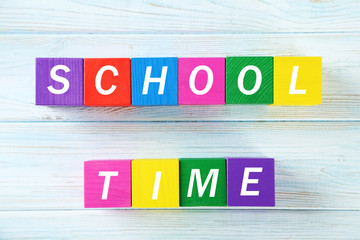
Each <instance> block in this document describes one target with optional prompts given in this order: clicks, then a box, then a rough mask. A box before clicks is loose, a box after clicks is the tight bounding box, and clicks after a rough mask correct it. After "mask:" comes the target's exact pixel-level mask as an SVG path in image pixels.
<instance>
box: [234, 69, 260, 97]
mask: <svg viewBox="0 0 360 240" xmlns="http://www.w3.org/2000/svg"><path fill="white" fill-rule="evenodd" d="M248 70H253V71H254V72H255V74H256V82H255V86H254V88H253V89H251V90H250V91H248V90H246V89H245V88H244V77H245V73H246V72H247V71H248ZM261 80H262V75H261V72H260V69H259V68H258V67H256V66H252V65H249V66H246V67H244V68H243V69H242V70H241V71H240V74H239V77H238V87H239V90H240V92H242V93H243V94H245V95H252V94H254V93H256V92H257V90H259V88H260V86H261Z"/></svg>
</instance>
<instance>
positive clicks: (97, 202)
mask: <svg viewBox="0 0 360 240" xmlns="http://www.w3.org/2000/svg"><path fill="white" fill-rule="evenodd" d="M84 203H85V208H119V207H131V160H96V161H86V162H85V163H84Z"/></svg>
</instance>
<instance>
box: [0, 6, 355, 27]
mask: <svg viewBox="0 0 360 240" xmlns="http://www.w3.org/2000/svg"><path fill="white" fill-rule="evenodd" d="M359 10H360V4H359V2H358V1H351V0H337V1H315V0H314V1H281V0H277V1H265V2H264V1H251V2H244V1H232V0H225V1H224V0H214V1H195V2H194V1H192V0H184V1H180V2H178V1H171V2H169V1H166V0H157V1H152V2H148V1H141V0H136V1H131V2H126V1H125V2H123V1H115V0H113V1H106V2H89V1H62V2H58V1H46V2H44V1H41V0H36V1H31V2H26V1H21V0H15V1H8V2H3V3H2V4H1V10H0V16H1V17H0V31H1V32H10V33H11V32H15V33H19V32H20V33H43V32H48V33H59V32H60V33H153V32H157V33H165V32H167V33H195V32H196V33H239V32H241V33H244V32H263V33H268V32H330V31H332V32H334V31H338V32H354V31H359V30H360V28H359V24H358V22H359V21H360V16H359Z"/></svg>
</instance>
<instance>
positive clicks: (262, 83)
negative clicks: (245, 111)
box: [226, 57, 273, 104]
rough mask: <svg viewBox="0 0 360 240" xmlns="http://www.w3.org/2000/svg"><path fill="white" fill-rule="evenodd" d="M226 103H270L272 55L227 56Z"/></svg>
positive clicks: (271, 97) (271, 99)
mask: <svg viewBox="0 0 360 240" xmlns="http://www.w3.org/2000/svg"><path fill="white" fill-rule="evenodd" d="M226 103H227V104H239V103H241V104H272V103H273V57H227V58H226Z"/></svg>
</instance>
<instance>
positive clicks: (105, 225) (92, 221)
mask: <svg viewBox="0 0 360 240" xmlns="http://www.w3.org/2000/svg"><path fill="white" fill-rule="evenodd" d="M359 220H360V211H291V210H290V211H289V210H287V211H286V210H227V211H224V210H206V211H203V210H134V211H133V210H82V211H15V212H14V211H5V212H0V225H1V229H0V236H1V239H53V238H54V237H60V238H65V239H99V238H100V239H114V238H121V239H234V237H235V238H239V239H358V237H359V228H360V221H359Z"/></svg>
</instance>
